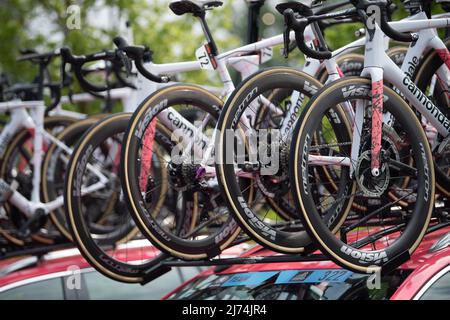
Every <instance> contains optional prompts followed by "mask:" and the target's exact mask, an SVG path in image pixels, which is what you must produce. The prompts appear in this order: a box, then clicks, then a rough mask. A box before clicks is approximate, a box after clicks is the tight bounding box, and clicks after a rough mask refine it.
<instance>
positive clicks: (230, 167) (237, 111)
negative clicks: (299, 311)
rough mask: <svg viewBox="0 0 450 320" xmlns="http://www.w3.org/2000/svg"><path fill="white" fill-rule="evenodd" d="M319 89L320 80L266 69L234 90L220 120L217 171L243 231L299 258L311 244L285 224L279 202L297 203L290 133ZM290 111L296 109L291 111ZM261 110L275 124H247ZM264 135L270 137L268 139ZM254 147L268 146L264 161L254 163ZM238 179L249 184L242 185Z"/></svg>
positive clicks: (295, 226)
mask: <svg viewBox="0 0 450 320" xmlns="http://www.w3.org/2000/svg"><path fill="white" fill-rule="evenodd" d="M321 86H322V85H321V84H320V83H319V82H318V81H317V80H316V79H314V78H312V77H311V76H309V75H307V74H305V73H302V72H300V71H296V70H293V69H289V68H272V69H267V70H262V71H260V72H258V73H256V74H255V75H253V76H252V77H250V78H249V79H247V80H246V81H244V82H243V83H242V84H241V85H240V86H239V87H238V88H237V89H236V90H235V92H234V93H233V95H232V96H231V97H230V99H229V100H228V102H227V104H226V107H225V108H224V110H223V112H222V114H221V116H220V119H219V123H218V128H219V139H218V144H217V146H216V148H217V150H216V152H217V160H218V161H217V164H216V171H217V172H218V174H219V180H220V187H221V189H222V193H223V194H224V195H225V196H226V199H227V201H228V206H229V208H230V210H231V212H233V214H234V215H235V216H236V220H237V221H238V223H239V224H240V226H241V227H242V228H243V230H244V231H245V232H246V233H247V234H248V235H249V236H250V237H252V238H253V239H254V240H255V241H257V242H258V243H260V244H261V245H263V246H266V247H268V248H270V249H271V250H275V251H278V252H284V253H300V252H304V251H306V250H307V249H310V248H305V247H307V246H310V245H311V242H310V238H309V237H308V235H307V234H306V232H305V231H304V229H303V226H302V224H301V223H300V221H299V220H298V218H297V219H296V220H290V221H285V220H284V219H281V217H280V216H279V214H278V210H279V208H281V205H279V204H280V203H281V202H283V203H292V204H293V200H292V194H291V193H290V186H289V177H288V161H287V160H288V155H289V144H288V141H289V138H290V132H291V128H293V125H294V124H295V119H296V114H297V113H298V111H299V110H301V109H302V108H303V107H304V105H305V104H306V103H307V101H308V100H309V99H310V98H311V96H312V95H313V94H314V93H315V92H317V90H318V89H319V88H320V87H321ZM280 90H281V91H284V93H283V94H282V95H281V96H280V97H283V99H282V100H281V99H274V97H276V96H277V94H276V92H277V91H280ZM291 106H292V107H295V108H296V109H290V108H291ZM260 108H267V109H269V110H270V111H267V112H268V113H269V114H268V115H267V116H266V117H265V119H267V120H270V122H271V124H270V125H263V124H261V123H258V122H255V123H252V122H251V120H250V124H249V125H246V124H245V121H246V120H245V119H246V118H247V116H249V115H251V114H252V113H257V111H258V109H260ZM289 110H291V111H293V113H291V114H292V115H293V116H292V117H291V116H287V115H286V114H287V113H288V112H289ZM250 118H251V117H250ZM284 121H287V122H284ZM248 126H250V128H249V127H248ZM263 130H264V131H263ZM264 134H267V135H266V137H267V139H265V138H264V137H263V135H264ZM252 137H258V139H259V137H261V138H262V140H258V144H257V145H256V144H255V142H254V140H253V142H252V139H253V138H252ZM252 145H253V148H259V147H261V146H262V147H269V149H270V151H269V152H268V153H265V151H264V150H263V149H259V150H258V151H257V153H259V155H260V156H259V157H258V158H257V159H254V160H251V158H250V157H251V156H250V153H251V152H252V151H251V149H252ZM241 146H247V148H242V147H241ZM272 148H273V149H272ZM277 148H278V150H277ZM260 151H263V152H262V154H261V153H260ZM269 153H270V154H271V155H274V156H275V158H273V159H270V163H269V162H267V165H268V164H270V165H271V166H272V165H273V170H270V168H269V170H267V171H264V169H267V167H265V166H263V165H261V163H264V162H266V161H265V160H263V157H264V155H265V154H269ZM277 155H278V158H277ZM272 160H273V161H272ZM277 163H278V166H277ZM237 178H240V180H243V179H245V180H248V182H247V183H246V184H242V183H240V181H239V179H237ZM249 186H254V188H255V189H256V190H257V193H256V192H255V196H254V199H252V203H250V202H248V201H247V200H246V199H245V193H246V192H247V190H246V188H248V187H249ZM282 198H283V199H282ZM267 199H270V200H269V201H268V200H267ZM283 206H285V205H283ZM274 209H275V210H274ZM311 248H312V246H311Z"/></svg>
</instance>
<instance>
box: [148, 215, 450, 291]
mask: <svg viewBox="0 0 450 320" xmlns="http://www.w3.org/2000/svg"><path fill="white" fill-rule="evenodd" d="M448 226H450V221H447V220H446V221H441V222H437V223H436V224H434V225H432V226H430V227H429V228H428V229H427V232H426V233H427V234H428V233H431V232H434V231H436V230H439V229H442V228H445V227H448ZM396 231H398V228H390V229H388V230H382V231H380V232H379V234H374V236H375V237H374V238H371V239H372V241H373V240H374V239H375V240H376V239H379V238H381V237H383V236H385V235H386V234H387V233H392V232H396ZM245 239H247V240H248V238H245ZM238 242H239V243H241V242H245V241H244V240H243V239H240V240H238ZM366 244H367V243H366V241H364V242H363V241H361V242H360V243H357V244H353V245H355V246H359V247H363V246H365V245H366ZM234 245H236V242H234V243H233V244H232V245H231V246H234ZM231 246H230V247H231ZM262 249H264V248H262ZM258 251H259V250H258ZM409 258H410V255H409V252H408V251H406V252H404V253H402V254H400V255H398V256H397V257H395V258H394V259H392V260H390V262H389V263H388V264H386V265H384V266H383V273H390V272H391V271H393V270H395V269H397V268H398V267H399V266H401V265H402V264H403V263H405V262H406V261H408V260H409ZM327 260H329V258H328V257H327V256H326V255H323V254H308V255H304V254H279V255H275V256H249V257H236V258H213V259H205V260H193V261H186V260H181V259H177V258H174V257H171V256H169V255H166V254H163V255H161V256H159V257H158V258H156V259H155V260H154V264H152V266H151V267H150V268H149V269H148V270H147V271H146V273H145V276H144V280H143V281H142V282H141V285H145V284H147V283H149V282H151V281H153V280H155V279H157V278H159V277H161V276H162V275H164V274H165V273H167V272H169V271H170V270H171V269H172V268H174V267H178V268H179V267H212V266H216V267H217V268H216V271H217V272H220V271H223V270H225V269H227V268H229V267H231V266H233V265H242V264H258V263H289V262H311V261H327Z"/></svg>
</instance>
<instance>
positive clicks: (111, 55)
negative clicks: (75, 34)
mask: <svg viewBox="0 0 450 320" xmlns="http://www.w3.org/2000/svg"><path fill="white" fill-rule="evenodd" d="M60 52H61V57H62V64H61V76H62V77H63V79H64V78H66V77H67V74H66V64H67V63H69V64H71V65H72V69H73V72H74V74H75V76H76V78H77V79H78V82H79V83H80V86H81V87H82V88H83V89H84V90H86V91H92V92H103V91H107V90H109V89H110V88H109V87H108V86H107V85H103V86H100V85H96V84H92V83H90V82H89V81H88V80H86V79H85V77H84V76H85V72H84V71H83V65H85V64H86V63H88V62H93V61H101V60H105V61H113V60H114V59H116V54H115V51H102V52H99V53H94V54H91V55H86V56H75V55H73V54H72V52H71V51H70V49H69V48H61V50H60ZM63 81H64V80H63Z"/></svg>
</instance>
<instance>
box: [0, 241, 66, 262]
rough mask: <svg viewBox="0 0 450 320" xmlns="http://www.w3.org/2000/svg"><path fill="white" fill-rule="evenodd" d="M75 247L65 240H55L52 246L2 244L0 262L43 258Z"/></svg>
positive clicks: (0, 246)
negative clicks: (53, 252)
mask: <svg viewBox="0 0 450 320" xmlns="http://www.w3.org/2000/svg"><path fill="white" fill-rule="evenodd" d="M73 247H74V245H73V243H71V242H69V241H68V240H66V239H65V238H57V239H55V243H54V244H50V245H48V244H41V243H39V244H35V243H31V244H27V245H25V246H16V245H12V244H9V243H7V244H0V260H3V259H8V258H14V257H20V256H29V255H35V256H38V257H42V256H43V255H45V254H47V253H49V252H52V251H57V250H63V249H69V248H73Z"/></svg>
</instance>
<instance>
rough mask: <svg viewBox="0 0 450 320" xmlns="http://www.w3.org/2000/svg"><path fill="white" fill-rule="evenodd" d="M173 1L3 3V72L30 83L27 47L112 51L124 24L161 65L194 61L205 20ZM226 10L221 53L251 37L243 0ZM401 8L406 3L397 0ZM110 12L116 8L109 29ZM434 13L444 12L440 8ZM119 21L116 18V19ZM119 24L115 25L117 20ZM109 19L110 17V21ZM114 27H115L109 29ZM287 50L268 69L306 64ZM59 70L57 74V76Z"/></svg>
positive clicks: (217, 31)
mask: <svg viewBox="0 0 450 320" xmlns="http://www.w3.org/2000/svg"><path fill="white" fill-rule="evenodd" d="M169 2H170V1H169V0H151V1H150V0H0V21H2V28H1V29H0V43H1V46H0V57H1V58H0V71H3V72H6V73H8V74H10V75H12V78H13V80H14V81H19V80H20V81H30V80H32V79H33V77H34V76H35V74H36V69H35V68H34V67H32V65H31V64H29V63H23V62H17V61H16V58H17V55H18V52H19V49H21V48H36V49H38V51H46V50H53V49H55V48H57V47H61V46H63V45H66V46H69V47H70V48H72V50H73V51H74V52H75V53H77V54H86V53H92V52H95V51H98V50H102V49H107V48H112V47H113V45H112V39H113V37H114V36H116V35H118V34H120V33H122V34H123V33H124V29H125V28H124V25H123V24H124V21H126V20H129V21H130V23H131V26H132V30H133V34H134V38H135V43H136V44H146V45H148V46H150V48H151V49H152V50H153V51H154V59H155V62H157V63H168V62H175V61H186V60H188V61H189V60H194V59H195V56H194V52H195V49H196V48H198V47H200V46H201V45H202V43H203V42H204V36H203V33H202V32H201V27H200V24H199V22H198V21H197V20H196V19H194V18H193V17H191V16H189V15H185V16H181V17H178V16H175V15H174V14H173V13H172V12H171V11H170V10H169V8H168V4H169ZM224 2H225V4H224V7H222V8H220V9H217V10H213V11H211V12H208V15H207V20H208V23H209V25H210V29H211V30H212V32H213V34H214V36H215V38H216V41H217V43H218V46H219V50H221V51H224V50H226V49H231V48H234V47H236V46H238V45H241V44H243V42H244V41H245V38H246V34H245V33H246V21H247V20H246V15H247V10H246V6H245V3H244V1H243V0H233V1H231V0H229V1H224ZM278 2H281V0H280V1H277V0H269V1H267V2H266V5H265V6H264V7H263V10H262V12H261V15H263V14H265V13H269V12H270V13H273V14H274V16H275V18H276V20H275V23H274V24H273V25H272V26H263V25H262V24H261V29H262V35H263V36H264V37H265V38H267V37H269V36H273V35H276V34H279V33H281V32H282V30H283V19H282V16H281V15H280V14H278V13H276V12H275V10H274V6H275V4H276V3H278ZM395 2H396V3H397V5H398V6H399V7H402V4H401V3H400V1H399V0H395ZM74 4H75V5H79V6H80V8H81V12H80V14H81V17H80V18H81V29H80V30H70V29H69V28H68V27H67V20H68V13H67V8H68V7H69V6H70V5H74ZM105 8H109V9H110V10H113V11H111V12H113V13H114V14H111V16H109V18H110V19H109V20H111V21H109V23H107V24H106V25H107V26H105V27H99V22H101V25H105V23H104V21H101V20H105V19H103V18H104V15H102V16H99V13H100V11H101V10H103V11H104V9H105ZM433 11H434V12H439V8H438V7H437V6H435V8H434V10H433ZM404 16H406V13H405V11H404V10H399V11H397V12H396V13H395V15H394V20H397V19H400V18H402V17H404ZM112 17H114V18H112ZM113 19H115V20H117V21H115V20H113ZM106 20H108V19H106ZM108 24H109V25H108ZM361 27H362V25H361V24H358V23H355V24H346V25H341V26H337V27H332V28H330V29H328V30H327V31H326V40H327V42H328V43H329V45H330V47H331V48H337V47H339V46H342V45H345V44H347V43H349V42H351V41H353V40H355V39H356V37H355V35H354V32H355V31H356V30H357V29H358V28H361ZM280 49H281V48H280V47H279V48H275V50H274V54H275V56H274V59H273V60H272V61H271V62H269V64H268V65H286V64H289V65H291V66H300V65H301V63H302V62H303V56H302V54H301V53H300V52H299V51H298V50H295V51H294V52H293V53H292V54H291V56H290V59H289V60H288V61H286V60H285V59H284V58H283V57H282V56H281V53H280V52H281V50H280ZM56 71H57V67H55V69H54V72H55V74H57V72H56ZM179 80H180V81H187V82H193V83H199V84H208V85H218V84H219V81H218V79H217V76H216V75H215V73H212V72H205V71H198V72H191V73H189V74H186V75H181V76H180V77H179Z"/></svg>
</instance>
